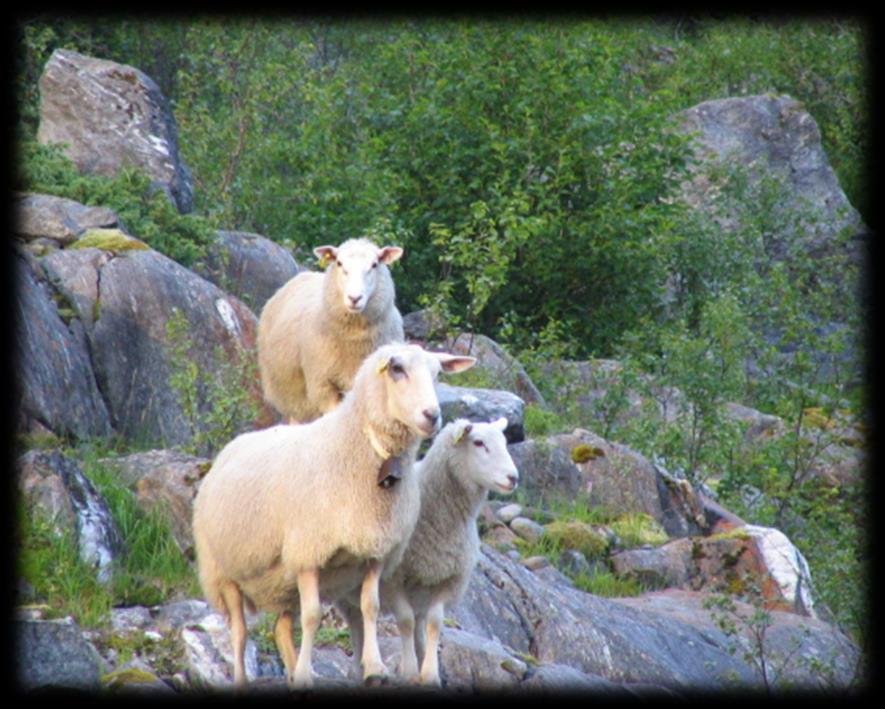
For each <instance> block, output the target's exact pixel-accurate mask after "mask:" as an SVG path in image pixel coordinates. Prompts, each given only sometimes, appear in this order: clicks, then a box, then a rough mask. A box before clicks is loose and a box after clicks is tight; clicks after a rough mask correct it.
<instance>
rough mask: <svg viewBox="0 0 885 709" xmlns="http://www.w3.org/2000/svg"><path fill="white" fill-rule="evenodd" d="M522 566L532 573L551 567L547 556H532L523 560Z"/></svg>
mask: <svg viewBox="0 0 885 709" xmlns="http://www.w3.org/2000/svg"><path fill="white" fill-rule="evenodd" d="M522 565H523V566H525V567H526V568H527V569H530V570H531V571H537V570H538V569H543V568H544V567H545V566H550V560H549V559H548V558H547V557H546V556H540V555H537V556H530V557H528V558H527V559H523V560H522Z"/></svg>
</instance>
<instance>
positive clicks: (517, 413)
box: [436, 382, 525, 443]
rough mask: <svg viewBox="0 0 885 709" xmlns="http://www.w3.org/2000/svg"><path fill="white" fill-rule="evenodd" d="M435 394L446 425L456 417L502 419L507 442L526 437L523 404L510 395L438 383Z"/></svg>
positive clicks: (515, 396)
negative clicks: (505, 423)
mask: <svg viewBox="0 0 885 709" xmlns="http://www.w3.org/2000/svg"><path fill="white" fill-rule="evenodd" d="M436 394H437V397H438V399H439V406H440V409H441V410H442V416H443V419H444V420H445V421H446V422H448V421H452V420H453V419H456V418H466V419H470V420H471V421H494V420H496V419H499V418H501V417H504V418H506V419H507V428H506V429H504V435H505V436H506V438H507V441H508V442H510V443H515V442H517V441H521V440H523V438H525V429H524V428H523V414H524V412H525V402H524V401H523V400H522V399H520V398H519V397H518V396H517V395H516V394H513V393H512V392H509V391H503V390H500V389H480V388H472V387H459V386H451V385H449V384H443V383H442V382H439V383H438V384H437V385H436Z"/></svg>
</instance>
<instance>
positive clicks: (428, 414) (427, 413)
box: [421, 407, 439, 425]
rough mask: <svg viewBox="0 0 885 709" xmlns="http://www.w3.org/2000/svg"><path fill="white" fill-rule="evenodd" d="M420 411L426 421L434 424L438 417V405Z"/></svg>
mask: <svg viewBox="0 0 885 709" xmlns="http://www.w3.org/2000/svg"><path fill="white" fill-rule="evenodd" d="M421 413H422V414H424V418H426V419H427V421H428V423H432V424H434V425H436V422H437V420H438V419H439V407H434V408H432V409H424V411H422V412H421Z"/></svg>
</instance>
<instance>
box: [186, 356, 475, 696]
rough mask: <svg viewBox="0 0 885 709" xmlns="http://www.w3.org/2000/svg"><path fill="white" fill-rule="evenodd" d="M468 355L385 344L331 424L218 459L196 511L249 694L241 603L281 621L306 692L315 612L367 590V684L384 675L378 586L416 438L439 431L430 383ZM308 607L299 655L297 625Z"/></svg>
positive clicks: (400, 532)
mask: <svg viewBox="0 0 885 709" xmlns="http://www.w3.org/2000/svg"><path fill="white" fill-rule="evenodd" d="M475 362H476V359H475V358H473V357H458V356H454V355H449V354H444V353H430V352H425V351H424V350H423V349H421V348H420V347H418V346H417V345H404V344H391V345H386V346H384V347H381V348H379V349H378V350H377V351H376V352H375V353H373V354H372V355H370V356H369V357H368V358H366V361H365V362H364V363H363V365H362V367H360V369H359V371H358V372H357V376H356V378H355V380H354V385H353V388H352V390H351V391H350V392H349V393H348V394H347V395H346V396H345V397H344V400H343V401H342V402H341V404H340V406H338V407H336V408H335V409H333V410H332V411H331V412H329V413H328V414H326V415H324V416H322V417H320V418H319V419H317V420H315V421H313V422H311V423H309V424H303V425H298V426H291V425H285V424H283V425H278V426H273V427H271V428H267V429H264V430H260V431H253V432H250V433H244V434H242V435H240V436H238V437H237V438H235V439H234V440H233V441H231V442H230V443H228V445H227V446H225V447H224V449H223V450H222V451H221V453H220V454H219V455H218V457H217V458H216V460H215V462H214V463H213V465H212V468H211V469H210V471H209V473H208V474H207V475H206V476H205V478H204V479H203V481H202V483H201V485H200V489H199V491H198V492H197V496H196V498H195V501H194V514H193V527H194V540H195V546H196V551H197V565H198V570H199V578H200V584H201V585H202V588H203V591H204V593H205V595H206V598H207V599H208V600H209V602H210V603H211V604H212V605H213V606H215V607H216V608H218V609H219V610H220V611H221V612H222V613H224V615H225V616H226V618H227V620H228V623H229V624H230V628H231V638H232V644H233V648H234V660H235V661H234V682H235V683H236V685H237V686H243V685H244V684H245V682H246V676H245V667H244V661H243V657H244V652H245V645H246V624H245V619H244V615H243V608H244V603H245V604H246V605H247V606H248V608H249V609H250V611H252V612H254V610H255V609H260V610H267V611H271V612H276V613H278V614H279V617H278V619H277V622H276V626H275V628H274V635H275V638H276V642H277V646H278V647H279V649H280V654H281V656H282V659H283V663H284V664H285V666H286V675H287V679H288V681H289V684H290V685H292V686H310V685H311V684H312V676H313V670H312V665H311V648H312V646H313V637H314V634H315V632H316V630H317V627H318V626H319V622H320V618H321V615H322V608H321V605H320V603H321V600H322V601H328V602H332V601H334V600H335V599H336V598H337V597H338V596H339V595H340V594H342V593H346V592H351V591H354V590H355V589H361V590H360V592H359V605H360V608H361V612H362V614H363V617H364V627H363V629H362V632H363V638H364V644H363V645H362V648H361V650H362V657H363V675H364V677H365V678H369V677H370V676H373V675H381V676H384V675H386V669H385V667H384V664H383V662H382V660H381V656H380V653H379V651H378V643H377V637H376V621H377V614H378V580H379V575H380V572H381V570H382V568H383V567H384V563H385V561H386V560H387V559H388V557H393V558H392V561H395V560H398V559H397V556H398V555H400V554H402V552H403V550H404V549H405V544H406V543H407V542H408V538H409V535H410V534H411V532H412V530H413V528H414V526H415V522H416V520H417V517H418V509H419V506H420V497H419V483H418V478H417V476H416V475H414V471H413V470H412V463H413V462H414V456H415V452H416V450H417V448H418V445H419V443H420V440H421V439H422V438H426V437H428V436H430V435H432V434H433V433H434V432H435V431H436V430H437V429H438V427H439V422H440V410H439V403H438V400H437V397H436V392H435V388H434V381H435V378H436V376H437V374H438V373H439V371H440V369H442V370H445V371H447V372H457V371H462V370H464V369H467V368H469V367H471V366H473V364H474V363H475ZM299 607H300V621H301V627H302V631H303V639H302V644H301V651H300V656H299V655H298V653H296V652H295V647H294V645H293V642H292V626H293V621H294V618H295V613H296V611H297V610H298V609H299Z"/></svg>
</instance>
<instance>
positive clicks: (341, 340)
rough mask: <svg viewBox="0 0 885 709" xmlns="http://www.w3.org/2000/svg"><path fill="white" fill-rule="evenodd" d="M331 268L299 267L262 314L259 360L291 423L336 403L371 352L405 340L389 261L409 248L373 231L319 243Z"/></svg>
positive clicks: (272, 398) (265, 382)
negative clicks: (381, 240)
mask: <svg viewBox="0 0 885 709" xmlns="http://www.w3.org/2000/svg"><path fill="white" fill-rule="evenodd" d="M314 253H315V254H316V255H317V257H318V258H319V259H320V262H321V263H326V262H329V264H330V265H329V266H328V267H327V268H326V270H325V272H324V273H316V272H309V271H305V272H303V273H299V274H298V275H297V276H295V277H294V278H292V279H291V280H290V281H289V282H288V283H286V284H285V285H283V286H282V287H280V289H279V290H278V291H277V292H276V293H275V294H274V295H273V296H272V297H271V298H270V300H268V301H267V303H265V305H264V308H263V310H262V311H261V318H260V319H259V321H258V367H259V370H260V373H261V386H262V388H263V390H264V397H265V399H267V401H268V402H269V403H270V404H272V405H273V406H274V407H275V408H276V409H277V410H278V411H279V412H280V413H282V414H283V415H284V416H287V417H288V419H289V422H290V423H299V422H301V423H304V422H307V421H312V420H313V419H315V418H318V417H319V416H322V415H323V414H324V413H326V412H327V411H331V410H332V409H333V408H335V407H336V406H337V405H338V404H339V402H340V401H341V399H342V397H343V396H344V394H345V392H347V390H348V389H350V387H351V384H352V383H353V378H354V375H355V374H356V371H357V369H359V366H360V364H362V362H363V360H364V359H365V358H366V357H367V356H368V355H369V354H371V353H372V352H374V351H375V350H376V349H377V348H378V347H380V346H381V345H384V344H387V343H388V342H402V341H403V339H404V336H403V319H402V316H401V315H400V313H399V311H398V310H397V309H396V305H394V296H395V292H394V287H393V279H392V278H391V276H390V269H389V268H388V266H389V265H390V264H392V263H393V262H394V261H396V260H398V259H399V258H400V257H401V256H402V254H403V250H402V249H401V248H400V247H398V246H385V247H383V248H378V247H377V246H375V244H373V243H372V242H371V241H368V240H367V239H350V240H349V241H345V242H344V243H343V244H341V246H339V247H337V248H336V247H334V246H319V247H317V248H316V249H314Z"/></svg>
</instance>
